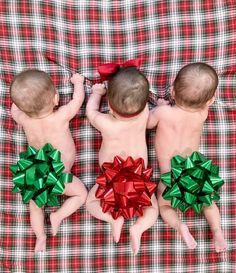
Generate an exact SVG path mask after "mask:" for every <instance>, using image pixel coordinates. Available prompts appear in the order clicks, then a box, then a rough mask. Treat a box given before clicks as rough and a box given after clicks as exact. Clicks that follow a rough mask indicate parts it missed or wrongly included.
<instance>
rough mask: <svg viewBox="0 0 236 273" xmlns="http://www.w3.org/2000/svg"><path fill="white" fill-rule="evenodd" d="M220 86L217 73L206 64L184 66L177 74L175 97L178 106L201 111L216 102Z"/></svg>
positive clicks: (174, 88) (174, 89)
mask: <svg viewBox="0 0 236 273" xmlns="http://www.w3.org/2000/svg"><path fill="white" fill-rule="evenodd" d="M217 86H218V76H217V73H216V71H215V70H214V69H213V68H212V67H211V66H209V65H207V64H205V63H192V64H188V65H186V66H184V67H183V68H182V69H181V70H180V71H179V73H178V74H177V76H176V78H175V81H174V86H173V96H174V99H175V102H176V104H177V105H179V106H182V107H187V108H193V109H200V108H204V107H205V106H206V105H210V103H211V102H213V101H214V95H215V91H216V88H217Z"/></svg>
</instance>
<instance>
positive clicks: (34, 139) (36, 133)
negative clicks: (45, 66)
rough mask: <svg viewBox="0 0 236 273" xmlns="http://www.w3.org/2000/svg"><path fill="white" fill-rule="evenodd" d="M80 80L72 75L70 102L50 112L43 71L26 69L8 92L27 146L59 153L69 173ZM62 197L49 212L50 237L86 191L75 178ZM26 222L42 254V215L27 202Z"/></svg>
mask: <svg viewBox="0 0 236 273" xmlns="http://www.w3.org/2000/svg"><path fill="white" fill-rule="evenodd" d="M83 81H84V77H83V76H81V75H79V74H74V75H73V76H72V78H71V82H72V83H73V84H74V94H73V99H72V100H71V101H70V102H69V103H68V104H66V105H64V106H61V107H59V108H58V110H56V111H54V108H55V106H57V105H58V101H59V95H58V93H57V91H56V89H55V87H54V85H53V82H52V80H51V78H50V77H49V76H48V75H47V74H46V73H45V72H43V71H40V70H37V69H29V70H26V71H23V72H21V73H19V74H18V75H16V76H15V78H14V79H13V81H12V83H11V86H10V92H11V98H12V101H13V104H12V108H11V113H12V117H13V119H14V120H15V121H16V122H17V123H18V124H19V125H22V126H23V129H24V132H25V134H26V137H27V141H28V144H29V145H30V146H33V147H34V148H36V149H40V148H42V147H43V146H44V144H46V143H50V144H52V145H53V147H54V148H55V149H58V150H59V151H60V152H61V160H62V162H63V163H64V165H65V169H64V171H65V172H70V170H71V167H72V166H73V164H74V161H75V144H74V141H73V139H72V135H71V132H70V130H69V121H70V120H71V119H72V118H73V117H74V116H75V115H76V114H77V113H78V111H79V109H80V107H81V105H82V103H83V101H84V89H83ZM63 194H65V195H67V196H70V198H68V199H67V200H66V201H65V202H64V203H63V205H62V206H61V208H59V209H58V210H57V211H56V212H54V213H51V215H50V221H51V225H52V234H53V236H55V235H56V234H57V231H58V229H59V226H60V223H61V222H62V220H63V219H65V218H66V217H68V216H69V215H71V214H72V213H74V212H75V211H76V210H77V209H79V208H80V207H81V205H83V204H84V203H85V200H86V197H87V190H86V188H85V186H84V185H83V184H82V182H81V181H80V180H79V179H78V178H77V177H75V176H73V180H72V182H71V183H67V184H65V190H64V192H63ZM29 207H30V221H31V226H32V228H33V231H34V233H35V235H36V237H37V239H36V244H35V252H39V251H45V249H46V234H45V231H44V212H43V210H42V209H41V208H39V207H38V206H37V205H36V203H35V202H34V201H33V200H30V206H29Z"/></svg>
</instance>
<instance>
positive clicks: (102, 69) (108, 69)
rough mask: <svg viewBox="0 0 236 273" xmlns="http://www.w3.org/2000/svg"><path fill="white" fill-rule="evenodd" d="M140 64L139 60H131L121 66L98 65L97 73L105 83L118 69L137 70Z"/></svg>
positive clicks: (110, 64)
mask: <svg viewBox="0 0 236 273" xmlns="http://www.w3.org/2000/svg"><path fill="white" fill-rule="evenodd" d="M140 64H141V59H140V58H139V59H132V60H128V61H126V62H124V63H123V64H117V63H107V64H102V65H99V67H98V73H99V74H100V76H101V81H106V80H107V79H108V78H109V76H111V75H114V74H115V73H116V72H117V71H118V70H119V68H121V67H132V66H134V67H137V68H139V67H140Z"/></svg>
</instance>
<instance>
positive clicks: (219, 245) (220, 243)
mask: <svg viewBox="0 0 236 273" xmlns="http://www.w3.org/2000/svg"><path fill="white" fill-rule="evenodd" d="M213 239H214V244H215V250H216V252H223V251H225V250H226V249H227V243H226V241H225V239H224V236H223V233H222V230H216V231H215V232H214V234H213Z"/></svg>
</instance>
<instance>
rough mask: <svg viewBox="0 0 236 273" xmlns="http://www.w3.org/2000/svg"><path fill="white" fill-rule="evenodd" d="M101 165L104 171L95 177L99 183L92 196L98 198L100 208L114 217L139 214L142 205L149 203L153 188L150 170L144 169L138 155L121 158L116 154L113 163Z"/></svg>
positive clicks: (128, 216)
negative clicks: (135, 157)
mask: <svg viewBox="0 0 236 273" xmlns="http://www.w3.org/2000/svg"><path fill="white" fill-rule="evenodd" d="M102 168H103V170H104V173H103V174H102V175H100V176H99V177H98V178H97V180H96V183H97V184H98V185H99V187H98V189H97V191H96V197H97V198H99V199H101V201H100V202H101V207H102V211H103V212H104V213H105V212H109V213H111V215H112V217H113V218H114V219H117V218H118V217H119V216H123V217H124V218H126V219H128V218H132V217H133V216H134V215H138V216H142V215H143V207H146V206H150V205H151V196H152V194H153V193H154V191H155V189H156V184H155V183H154V182H151V181H150V176H151V174H152V169H151V168H148V169H145V168H144V161H143V159H142V158H138V159H136V160H134V159H133V158H132V157H128V158H127V159H126V160H123V159H122V158H121V157H119V156H116V157H115V158H114V161H113V163H108V162H106V163H104V164H103V165H102Z"/></svg>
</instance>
